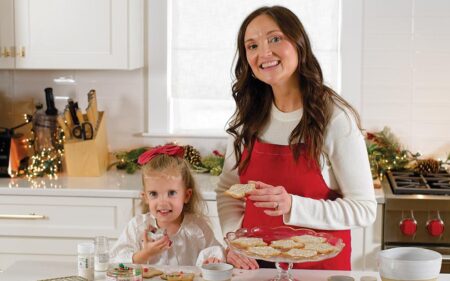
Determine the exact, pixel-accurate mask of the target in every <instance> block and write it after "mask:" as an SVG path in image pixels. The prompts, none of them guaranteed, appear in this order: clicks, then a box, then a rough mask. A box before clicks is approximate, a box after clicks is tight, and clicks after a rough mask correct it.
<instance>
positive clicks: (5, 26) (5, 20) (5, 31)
mask: <svg viewBox="0 0 450 281" xmlns="http://www.w3.org/2000/svg"><path fill="white" fill-rule="evenodd" d="M13 1H14V0H2V1H0V69H2V68H6V69H9V68H14V57H13V53H12V49H13V46H14V28H13V27H14V16H13V14H14V3H13Z"/></svg>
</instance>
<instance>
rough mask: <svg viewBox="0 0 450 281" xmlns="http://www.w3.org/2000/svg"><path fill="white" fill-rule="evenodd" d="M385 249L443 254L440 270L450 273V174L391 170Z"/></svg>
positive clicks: (386, 190)
mask: <svg viewBox="0 0 450 281" xmlns="http://www.w3.org/2000/svg"><path fill="white" fill-rule="evenodd" d="M383 190H384V193H385V205H384V218H383V249H388V248H393V247H423V248H428V249H431V250H434V251H437V252H439V253H441V254H442V256H443V262H442V269H441V272H443V273H450V174H448V173H445V172H442V173H438V174H433V175H426V176H425V175H421V174H417V173H413V172H388V173H387V175H386V177H385V179H384V180H383Z"/></svg>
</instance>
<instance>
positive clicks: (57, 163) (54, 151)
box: [25, 128, 65, 187]
mask: <svg viewBox="0 0 450 281" xmlns="http://www.w3.org/2000/svg"><path fill="white" fill-rule="evenodd" d="M56 135H57V139H56V142H55V144H54V147H48V148H43V149H42V150H41V152H40V153H39V152H38V153H35V154H34V155H33V156H32V157H31V163H30V164H29V165H28V167H27V169H26V171H25V174H26V177H27V178H28V180H30V181H31V180H32V179H34V178H36V177H43V176H48V177H49V178H50V179H56V178H57V177H58V176H57V173H58V172H59V171H60V170H61V163H62V157H63V155H64V139H65V138H64V131H63V130H62V129H61V128H59V129H58V130H57V133H56ZM33 144H34V140H33ZM34 184H35V182H34ZM34 187H39V185H37V186H36V185H34Z"/></svg>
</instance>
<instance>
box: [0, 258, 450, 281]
mask: <svg viewBox="0 0 450 281" xmlns="http://www.w3.org/2000/svg"><path fill="white" fill-rule="evenodd" d="M158 269H161V270H163V271H165V270H167V269H169V270H170V271H176V270H182V271H185V272H195V273H196V277H195V279H194V280H195V281H200V280H203V279H202V278H201V277H200V276H199V273H200V269H199V268H197V267H180V268H173V267H168V266H165V267H158ZM292 273H293V276H294V277H295V278H297V279H298V280H300V281H319V280H324V281H326V280H327V279H328V278H329V277H330V276H334V275H344V276H351V277H353V278H354V279H355V281H360V280H361V277H363V276H373V277H376V278H377V280H378V281H379V280H381V279H380V277H379V274H378V273H377V272H363V271H329V270H293V271H292ZM72 275H77V264H76V262H75V261H74V262H73V263H71V262H45V261H18V262H16V263H14V264H13V265H12V266H10V267H9V268H8V269H7V270H6V271H4V272H0V280H5V281H6V280H7V281H36V280H41V279H48V278H56V277H64V276H72ZM275 275H276V270H275V269H258V270H239V269H235V270H234V272H233V278H232V280H233V281H244V280H252V281H256V280H258V281H259V280H268V278H270V277H273V276H275ZM95 280H96V281H97V280H98V281H100V280H105V273H100V272H96V277H95ZM145 280H155V281H156V280H162V279H160V278H159V277H156V278H152V279H145ZM438 280H439V281H450V274H441V275H440V276H439V279H438Z"/></svg>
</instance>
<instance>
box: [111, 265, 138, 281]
mask: <svg viewBox="0 0 450 281" xmlns="http://www.w3.org/2000/svg"><path fill="white" fill-rule="evenodd" d="M106 281H142V268H141V266H139V265H133V264H127V265H124V264H123V263H120V264H112V265H110V266H109V267H108V271H107V272H106Z"/></svg>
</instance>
